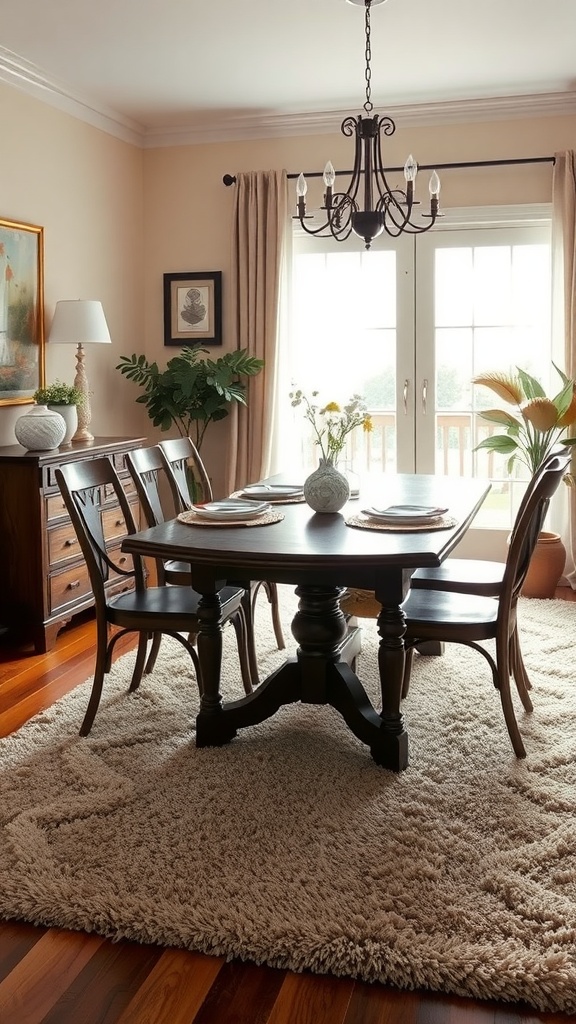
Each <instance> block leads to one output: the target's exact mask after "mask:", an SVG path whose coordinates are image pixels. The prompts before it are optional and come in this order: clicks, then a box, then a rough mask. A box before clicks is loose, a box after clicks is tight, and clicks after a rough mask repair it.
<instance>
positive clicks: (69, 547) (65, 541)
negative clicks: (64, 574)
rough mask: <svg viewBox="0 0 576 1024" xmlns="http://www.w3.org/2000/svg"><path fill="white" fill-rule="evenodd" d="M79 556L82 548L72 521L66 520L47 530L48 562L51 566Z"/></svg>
mask: <svg viewBox="0 0 576 1024" xmlns="http://www.w3.org/2000/svg"><path fill="white" fill-rule="evenodd" d="M80 557H82V549H81V547H80V544H79V543H78V538H77V536H76V530H75V529H74V527H73V526H72V523H70V522H67V523H64V524H63V525H62V526H57V527H55V529H54V530H49V531H48V562H49V565H50V567H51V568H54V567H55V566H57V565H61V564H62V563H63V562H70V561H72V559H73V558H76V559H77V558H80Z"/></svg>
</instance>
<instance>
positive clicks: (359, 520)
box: [346, 512, 458, 533]
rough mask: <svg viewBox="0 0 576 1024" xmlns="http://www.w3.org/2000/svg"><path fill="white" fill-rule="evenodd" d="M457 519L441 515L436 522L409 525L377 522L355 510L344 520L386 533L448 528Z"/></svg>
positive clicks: (364, 528)
mask: <svg viewBox="0 0 576 1024" xmlns="http://www.w3.org/2000/svg"><path fill="white" fill-rule="evenodd" d="M457 523H458V520H457V519H455V518H454V516H442V518H441V519H439V520H438V521H437V522H436V523H411V524H410V525H408V526H407V525H404V524H403V525H400V524H399V523H393V524H390V523H379V522H378V520H377V519H370V517H369V516H365V515H364V513H363V512H357V513H356V515H354V516H349V517H348V519H347V520H346V526H358V527H360V529H362V530H385V531H386V532H387V533H388V532H389V533H417V532H421V531H423V530H449V529H450V528H451V527H452V526H456V525H457Z"/></svg>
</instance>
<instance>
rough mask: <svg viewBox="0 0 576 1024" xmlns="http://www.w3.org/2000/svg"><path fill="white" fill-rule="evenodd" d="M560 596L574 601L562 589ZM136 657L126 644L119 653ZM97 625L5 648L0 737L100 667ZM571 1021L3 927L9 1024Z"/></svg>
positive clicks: (81, 622)
mask: <svg viewBox="0 0 576 1024" xmlns="http://www.w3.org/2000/svg"><path fill="white" fill-rule="evenodd" d="M557 596H558V597H560V598H565V599H567V600H575V599H576V593H574V592H573V591H571V590H569V589H568V588H562V589H560V590H559V591H558V593H557ZM127 649H128V645H127V644H125V646H124V648H123V649H122V650H120V651H119V653H124V651H125V650H127ZM93 664H94V623H93V621H92V620H91V619H90V617H88V616H85V617H84V618H83V619H81V618H78V619H76V620H75V623H74V624H73V625H71V626H70V627H68V628H67V629H66V630H65V631H63V632H62V633H61V634H60V636H59V637H58V640H57V644H56V648H55V650H54V651H52V652H50V653H49V654H44V655H35V654H32V653H29V652H26V651H22V650H18V649H13V648H11V647H10V645H9V643H8V642H7V641H6V638H5V637H4V638H3V642H2V640H0V736H7V735H8V734H9V733H10V732H13V731H14V730H16V729H18V728H19V727H20V726H21V725H22V724H23V723H24V722H25V721H27V719H28V718H30V717H31V716H32V715H34V714H36V713H37V712H38V711H40V710H41V709H42V708H45V707H48V706H49V705H50V704H52V703H53V702H54V701H56V700H58V698H59V697H61V696H62V695H63V694H65V693H67V692H68V691H70V690H71V689H73V688H74V687H75V686H76V685H78V684H79V683H81V682H83V681H84V680H85V679H86V678H87V677H88V676H89V675H90V674H91V672H92V671H93ZM192 1021H194V1022H195V1024H536V1022H542V1024H566V1022H567V1021H576V1015H569V1014H553V1013H538V1012H537V1011H534V1010H532V1009H530V1008H529V1007H526V1006H522V1005H520V1004H518V1005H516V1004H514V1005H513V1004H509V1003H497V1002H485V1001H482V1002H479V1001H475V1000H472V999H460V998H458V997H455V996H454V997H453V996H447V995H436V994H429V993H426V992H404V991H400V990H396V989H393V988H388V987H386V986H384V985H377V984H375V985H369V984H365V983H363V982H357V981H353V980H352V979H349V978H335V977H332V976H324V975H312V974H307V973H303V974H293V973H291V972H289V971H283V970H276V969H274V968H271V967H258V966H256V965H254V964H251V963H241V962H238V961H232V962H230V963H227V962H226V961H224V960H223V959H222V958H221V957H208V956H203V955H201V954H198V953H188V952H185V951H183V950H179V949H165V948H160V947H156V946H144V945H139V944H138V943H133V942H124V941H122V942H117V943H112V942H110V941H108V940H106V939H103V938H101V937H100V936H98V935H91V934H90V935H89V934H86V933H83V932H69V931H65V930H60V929H56V928H42V927H35V926H34V925H30V924H26V923H24V922H19V921H4V922H0V1022H1V1024H190V1022H192Z"/></svg>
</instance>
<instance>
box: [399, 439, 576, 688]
mask: <svg viewBox="0 0 576 1024" xmlns="http://www.w3.org/2000/svg"><path fill="white" fill-rule="evenodd" d="M565 451H566V449H565V447H564V446H563V445H559V446H557V447H556V448H555V449H554V451H552V452H550V454H549V455H548V456H547V457H546V459H544V461H543V463H542V465H541V466H540V469H542V468H543V466H545V465H547V464H548V462H551V461H552V460H553V459H555V458H556V456H557V455H561V454H562V453H564V452H565ZM537 480H538V474H537V473H535V474H533V476H532V477H531V479H530V480H529V482H528V485H527V487H526V490H525V492H524V495H523V497H522V501H521V502H520V505H519V508H518V512H517V513H516V517H515V520H514V525H513V527H512V530H511V534H510V536H511V537H512V536H513V535H514V532H515V530H516V529H517V527H518V524H519V522H520V521H521V519H522V515H523V512H524V509H525V508H526V505H527V503H528V501H529V500H530V497H531V495H532V493H533V491H534V488H535V487H536V483H537ZM505 569H506V562H498V561H491V560H489V559H484V558H447V559H446V561H444V562H442V565H439V566H436V567H431V568H421V569H417V570H416V572H415V573H413V575H412V579H411V580H410V586H411V587H412V589H414V590H445V591H448V592H449V593H451V594H472V595H477V596H478V597H498V596H499V595H500V592H501V590H502V582H503V579H504V571H505ZM510 660H511V662H512V665H513V675H514V678H515V679H516V678H518V674H519V673H521V674H522V675H523V678H524V685H525V686H526V688H527V689H530V688H531V683H530V680H529V678H528V675H527V673H526V670H525V668H524V661H523V659H522V651H521V647H520V638H519V635H518V629H515V630H514V632H513V634H512V637H511V641H510Z"/></svg>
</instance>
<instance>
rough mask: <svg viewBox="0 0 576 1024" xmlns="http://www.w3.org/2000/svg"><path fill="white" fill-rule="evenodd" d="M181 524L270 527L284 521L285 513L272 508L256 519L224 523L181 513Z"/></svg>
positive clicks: (179, 517)
mask: <svg viewBox="0 0 576 1024" xmlns="http://www.w3.org/2000/svg"><path fill="white" fill-rule="evenodd" d="M176 518H177V520H178V522H179V523H185V524H186V526H216V527H218V526H225V527H229V526H270V525H271V523H280V522H282V520H283V519H284V513H283V512H277V511H276V509H274V508H271V509H269V511H268V512H263V513H262V515H260V516H256V517H255V518H254V519H226V520H225V521H224V522H222V521H221V520H218V519H202V516H199V515H198V513H197V512H192V511H190V512H180V513H179V515H177V516H176Z"/></svg>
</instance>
